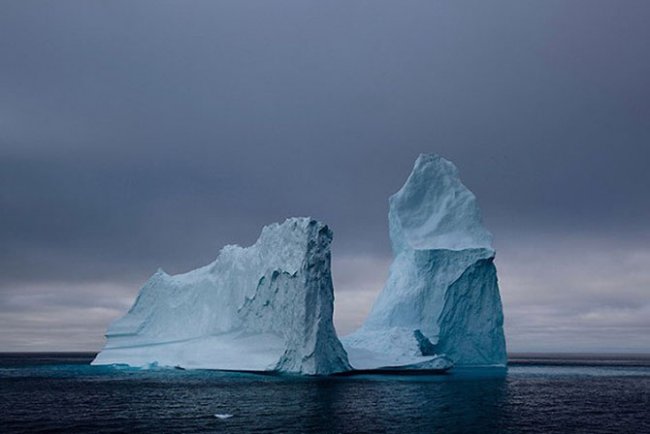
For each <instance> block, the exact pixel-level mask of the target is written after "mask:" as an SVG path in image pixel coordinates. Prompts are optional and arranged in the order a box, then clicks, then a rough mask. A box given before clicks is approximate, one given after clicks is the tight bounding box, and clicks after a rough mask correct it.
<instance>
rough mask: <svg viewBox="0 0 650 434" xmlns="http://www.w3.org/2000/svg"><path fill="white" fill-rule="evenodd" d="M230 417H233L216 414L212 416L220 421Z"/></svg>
mask: <svg viewBox="0 0 650 434" xmlns="http://www.w3.org/2000/svg"><path fill="white" fill-rule="evenodd" d="M232 416H233V415H232V414H229V413H216V414H215V415H214V417H216V418H217V419H221V420H223V419H230V418H231V417H232Z"/></svg>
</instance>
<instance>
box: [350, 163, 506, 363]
mask: <svg viewBox="0 0 650 434" xmlns="http://www.w3.org/2000/svg"><path fill="white" fill-rule="evenodd" d="M388 220H389V231H390V239H391V243H392V247H393V253H394V260H393V263H392V265H391V267H390V271H389V276H388V280H387V281H386V284H385V286H384V289H383V290H382V292H381V293H380V294H379V297H378V298H377V300H376V301H375V304H374V306H373V308H372V310H371V312H370V314H369V316H368V318H367V319H366V321H365V322H364V324H363V325H362V327H361V328H360V329H358V330H357V331H355V332H354V333H352V334H351V335H349V336H346V337H344V338H342V342H343V345H344V347H345V349H346V351H347V353H348V356H349V360H350V364H351V365H352V366H353V367H354V368H356V369H377V368H385V367H393V368H395V367H400V366H401V367H403V368H408V369H430V366H431V365H436V366H444V365H445V363H449V364H451V363H453V364H454V366H467V367H479V366H499V367H501V366H505V364H506V348H505V338H504V334H503V313H502V307H501V298H500V295H499V287H498V284H497V275H496V268H495V266H494V263H493V260H494V254H495V252H494V250H493V249H492V244H491V243H492V236H491V234H490V233H489V232H488V231H487V230H486V229H485V228H484V227H483V224H482V222H481V215H480V211H479V208H478V205H477V203H476V198H475V196H474V195H473V194H472V192H470V191H469V190H468V189H467V188H466V187H465V186H464V185H463V184H462V183H461V181H460V178H459V175H458V170H457V169H456V167H455V166H454V165H453V164H452V163H451V162H449V161H447V160H445V159H444V158H441V157H439V156H437V155H420V157H419V158H418V159H417V161H416V162H415V167H414V168H413V172H412V173H411V175H410V176H409V178H408V179H407V181H406V183H405V184H404V186H403V187H402V189H401V190H400V191H398V192H397V193H395V194H394V195H393V196H391V198H390V201H389V214H388Z"/></svg>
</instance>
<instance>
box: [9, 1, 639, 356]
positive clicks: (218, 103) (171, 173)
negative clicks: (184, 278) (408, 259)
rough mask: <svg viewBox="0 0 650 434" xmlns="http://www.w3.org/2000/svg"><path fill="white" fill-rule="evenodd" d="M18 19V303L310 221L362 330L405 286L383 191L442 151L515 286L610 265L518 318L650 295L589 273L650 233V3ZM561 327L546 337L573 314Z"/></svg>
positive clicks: (12, 83)
mask: <svg viewBox="0 0 650 434" xmlns="http://www.w3.org/2000/svg"><path fill="white" fill-rule="evenodd" d="M1 9H2V13H0V247H1V248H0V294H4V295H7V294H14V293H13V292H12V291H14V289H13V288H24V293H25V294H27V293H30V292H34V293H35V294H42V293H43V290H42V288H43V285H44V282H50V284H51V287H52V289H51V294H57V293H58V292H59V291H60V290H61V285H64V286H65V285H68V287H70V288H73V290H74V291H77V292H76V293H77V294H79V297H81V298H87V299H92V298H93V297H94V296H95V295H96V294H98V293H102V290H100V289H99V287H98V286H97V285H99V284H100V283H102V282H110V283H111V284H114V285H117V286H120V287H121V286H123V285H127V286H128V287H129V288H131V291H133V292H135V290H136V289H137V286H138V285H139V284H141V282H143V281H144V280H145V279H146V278H147V277H148V275H150V274H151V273H152V272H153V271H155V269H156V268H157V267H159V266H161V267H163V268H164V269H165V270H167V271H168V272H172V273H177V272H182V271H185V270H188V269H190V268H194V267H196V266H198V265H201V264H205V263H207V262H209V261H211V260H212V259H214V257H215V256H216V254H217V252H218V250H219V249H220V248H221V246H223V245H224V244H228V243H238V244H242V245H247V244H250V243H252V242H254V240H255V239H256V237H257V235H258V234H259V231H260V228H261V227H262V226H263V225H264V224H267V223H269V222H272V221H278V220H283V219H284V218H286V217H289V216H293V215H311V216H313V217H316V218H319V219H321V220H323V221H325V222H327V223H328V224H329V225H330V226H331V227H332V228H333V230H334V233H335V241H334V245H333V250H334V258H335V260H336V262H335V264H334V270H333V271H334V278H335V283H336V285H337V294H338V295H337V299H338V301H339V302H340V303H339V304H337V316H338V317H339V318H340V320H341V321H343V323H341V324H344V325H341V326H340V328H343V329H350V328H351V327H353V326H354V324H358V323H359V321H360V320H359V318H361V317H362V316H363V312H365V311H367V309H368V308H369V304H370V302H371V300H372V298H373V294H375V293H376V291H378V290H379V288H380V287H381V285H382V283H383V277H382V278H380V277H379V276H384V275H385V273H386V267H387V264H388V258H389V257H390V246H389V242H388V236H387V224H386V212H387V198H388V196H389V195H390V194H391V193H393V192H395V191H396V190H397V189H398V188H399V187H400V186H401V184H402V183H403V181H404V179H405V178H406V176H407V175H408V173H409V171H410V168H411V165H412V163H413V161H414V159H415V158H416V156H417V155H418V154H419V153H420V152H437V153H439V154H441V155H443V156H445V157H447V158H449V159H451V160H452V161H454V162H455V163H456V164H457V165H458V167H459V168H460V170H461V174H462V176H463V180H464V182H465V183H466V184H467V185H468V186H469V187H470V188H471V189H472V190H473V191H474V192H475V193H476V194H477V196H478V198H479V201H480V204H481V206H482V208H483V211H484V217H485V220H486V223H487V225H488V227H489V228H490V229H491V230H492V231H493V232H494V234H495V238H496V243H497V244H496V246H497V249H498V251H499V259H498V260H499V266H500V268H503V269H504V270H505V271H504V273H505V275H504V277H503V278H502V279H503V282H504V285H506V288H507V286H508V280H510V279H511V278H510V277H508V276H513V277H512V279H514V281H520V280H521V279H523V280H524V282H529V283H530V282H532V281H534V280H535V279H536V278H537V276H540V273H539V272H538V270H537V269H536V268H535V265H534V264H535V263H537V261H538V260H539V259H541V260H543V261H551V262H553V261H554V260H555V259H554V258H555V257H559V258H565V259H566V260H570V259H571V258H574V257H580V256H581V254H582V252H575V251H573V250H572V248H571V246H570V245H569V244H568V243H567V242H564V241H565V240H567V239H576V238H579V239H580V240H581V241H579V242H578V241H577V244H578V245H582V246H587V244H589V242H586V241H584V240H590V239H593V240H596V241H597V242H600V244H599V245H598V246H597V248H598V249H599V250H600V251H602V252H604V253H603V255H604V256H603V257H602V258H600V259H598V258H595V257H593V256H589V257H590V259H589V260H588V261H587V262H588V263H589V264H591V265H589V266H588V267H587V266H585V267H580V266H579V264H580V262H578V265H576V268H574V269H572V270H573V271H571V270H565V276H564V277H563V278H562V279H563V280H561V281H558V282H550V281H547V282H546V283H544V281H540V282H538V283H536V284H535V285H536V286H535V287H531V288H530V289H529V290H528V291H529V292H530V293H529V292H522V293H520V294H517V293H512V297H517V298H516V299H515V298H513V299H512V301H510V300H508V299H507V298H506V301H507V304H509V303H514V304H517V305H520V306H524V307H525V309H531V312H532V310H534V309H541V308H540V307H539V306H537V305H536V304H535V303H537V302H539V303H542V305H543V306H546V304H544V303H545V301H544V299H543V298H539V297H542V296H541V295H539V296H537V295H535V294H534V292H536V293H537V294H542V293H547V292H548V293H554V292H553V291H554V290H555V289H554V288H555V286H556V285H568V286H567V287H570V290H568V291H569V292H571V293H574V294H575V300H576V303H577V302H580V300H583V299H584V302H585V303H587V304H588V303H591V306H592V308H593V312H598V309H601V308H602V309H614V308H620V309H625V308H627V307H628V304H634V303H635V302H638V301H639V300H643V299H644V296H645V294H644V293H643V290H642V289H639V290H638V291H637V292H635V293H634V294H629V293H628V292H629V285H628V284H627V283H626V282H629V281H628V279H629V278H630V275H634V273H636V270H638V269H642V268H644V267H645V265H644V264H643V263H641V264H637V265H630V266H629V267H627V268H620V267H619V268H614V269H612V274H611V276H606V277H607V278H605V277H603V276H601V279H600V281H601V282H605V281H606V282H607V284H606V285H605V286H604V287H603V288H604V289H602V294H601V295H598V296H597V297H596V296H594V294H592V293H591V292H589V294H585V293H583V292H581V288H583V287H589V288H591V289H593V288H595V287H596V286H594V285H596V283H594V282H593V281H592V280H590V279H589V277H590V276H591V275H592V274H591V273H593V271H594V270H597V268H596V266H595V265H594V264H596V263H598V264H601V265H598V267H601V268H602V267H603V265H602V264H607V263H610V262H611V263H617V261H618V258H619V257H620V254H621V252H626V251H631V250H639V249H643V248H644V246H646V245H647V243H648V241H650V235H649V233H648V225H647V221H648V216H650V201H648V200H646V199H645V197H646V196H647V191H646V190H647V186H648V185H650V171H648V170H646V168H647V164H648V162H649V161H650V146H649V144H650V81H648V80H647V77H648V76H649V75H650V58H649V57H648V56H647V54H646V53H647V52H649V51H650V46H649V44H650V28H649V27H648V26H647V22H648V20H649V19H650V7H649V6H648V4H647V2H645V1H631V0H630V1H623V2H617V3H612V2H608V1H589V2H586V1H580V0H574V1H571V2H566V1H555V0H551V1H546V2H544V3H529V2H518V1H512V2H506V1H499V2H490V3H485V2H471V3H466V4H459V3H456V2H430V1H413V2H408V3H407V4H404V3H398V2H388V1H355V2H347V1H346V2H343V1H333V2H326V3H323V2H312V1H285V0H280V1H274V2H255V3H242V2H240V1H220V2H211V1H195V2H192V3H188V4H183V5H180V4H178V3H177V2H171V1H148V0H141V1H138V2H130V1H129V2H127V1H113V2H108V3H106V2H74V1H68V0H66V1H59V2H56V3H42V2H38V3H32V2H4V3H3V4H2V6H1ZM598 240H600V241H598ZM593 243H594V242H593V241H592V242H591V244H593ZM529 246H535V247H536V248H538V249H539V254H540V255H547V256H542V257H538V256H535V255H533V254H527V253H525V252H526V251H527V248H528V247H529ZM569 252H570V253H569ZM574 255H577V256H574ZM337 258H340V259H337ZM520 258H527V259H526V260H524V259H520ZM575 262H576V261H574V260H571V262H570V263H572V264H575ZM605 268H606V267H605ZM337 276H338V277H337ZM645 282H646V281H645V280H643V279H642V281H641V283H640V284H639V285H637V286H636V287H637V288H643V287H644V286H643V285H645ZM37 286H38V287H39V288H41V289H38V290H37V289H34V288H36V287H37ZM624 287H625V288H628V289H621V288H624ZM30 288H31V289H30ZM591 289H590V291H591ZM506 291H507V289H506ZM619 291H622V293H624V295H625V297H624V298H619V300H620V302H619V304H618V305H617V304H616V303H615V300H616V299H617V297H616V295H617V294H618V292H619ZM506 295H507V293H506ZM507 296H508V297H510V295H507ZM12 297H13V296H12ZM536 297H537V298H536ZM73 298H74V297H73ZM526 299H528V300H531V302H530V303H528V304H526ZM2 300H6V298H2ZM13 300H14V301H13V302H16V299H13ZM24 300H27V299H24ZM532 300H536V302H535V303H532ZM624 300H626V301H624ZM635 300H636V301H635ZM102 302H104V301H102ZM366 302H367V304H364V307H363V308H361V307H357V306H358V305H360V304H362V303H366ZM25 303H27V301H25ZM30 303H31V305H32V306H33V309H34V310H38V309H39V306H45V305H49V304H50V300H48V299H38V300H37V299H32V300H31V302H30ZM550 303H551V304H552V302H550ZM626 303H627V304H626ZM96 307H101V306H100V305H99V304H98V305H97V306H96ZM524 307H522V309H524ZM62 308H63V307H62ZM506 308H508V305H506ZM551 308H552V306H551ZM79 309H81V307H79ZM523 311H524V310H522V311H521V312H523ZM512 312H513V313H512V315H513V318H515V317H516V315H518V313H517V310H512ZM544 312H546V313H543V312H542V313H539V315H538V316H539V317H544V316H545V315H548V318H552V320H553V321H551V320H550V319H549V320H548V321H547V322H546V323H545V324H546V325H545V326H544V327H551V324H552V323H553V322H554V321H556V320H557V319H558V318H557V317H558V316H559V314H557V315H554V314H553V315H552V314H550V313H548V312H547V311H544ZM576 312H577V313H576ZM576 312H574V314H575V315H587V314H588V313H589V310H588V309H587V307H586V306H585V307H584V308H580V309H578V310H577V311H576ZM568 314H569V313H567V315H568ZM637 314H638V312H636V313H635V312H632V311H630V312H629V316H635V315H637ZM536 315H537V314H536ZM571 315H573V314H571ZM592 315H597V313H594V314H592ZM617 315H618V314H617ZM626 315H627V314H626ZM610 317H612V318H615V317H616V315H614V314H611V315H610ZM65 318H66V315H63V314H62V316H61V317H60V321H62V323H63V321H65ZM346 318H347V319H346ZM5 321H8V320H5ZM52 321H54V320H52ZM513 321H514V320H513ZM613 321H614V320H613ZM620 321H621V323H623V322H624V320H623V319H621V320H620ZM62 323H61V324H62ZM12 324H14V323H12ZM15 324H18V322H16V323H15ZM20 324H24V323H22V322H20ZM97 324H98V327H99V323H97ZM581 324H583V327H586V323H581ZM10 325H11V324H6V326H7V327H10ZM540 327H541V326H540ZM12 330H15V331H16V333H18V330H19V327H18V326H17V325H16V326H15V327H13V328H12ZM34 330H36V329H34ZM630 330H631V329H630ZM25 333H27V332H25ZM517 333H518V332H517V330H514V329H512V330H510V335H511V336H512V339H515V340H516V339H518V338H517V336H518V334H517ZM567 335H568V334H567ZM632 335H634V336H639V333H638V330H637V329H634V331H632V330H631V331H630V336H632ZM31 336H33V337H34V339H37V336H36V334H34V333H33V334H32V335H31ZM25 339H27V338H25ZM53 339H54V338H53ZM549 339H550V338H549ZM558 339H559V338H558ZM612 339H613V338H612ZM630 339H632V337H630ZM641 339H642V338H641ZM616 340H618V341H620V339H619V338H618V337H617V338H616ZM12 342H15V341H12ZM63 342H65V341H62V343H63ZM513 342H514V341H513ZM558 345H559V344H558ZM594 345H595V344H594ZM560 346H561V345H560Z"/></svg>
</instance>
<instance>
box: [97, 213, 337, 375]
mask: <svg viewBox="0 0 650 434" xmlns="http://www.w3.org/2000/svg"><path fill="white" fill-rule="evenodd" d="M331 241H332V232H331V231H330V229H329V228H328V227H327V226H325V225H324V224H322V223H320V222H318V221H315V220H312V219H309V218H291V219H288V220H286V221H285V222H284V223H282V224H277V223H276V224H272V225H270V226H266V227H265V228H264V229H263V230H262V234H261V235H260V237H259V239H258V240H257V242H256V243H255V244H254V245H253V246H251V247H248V248H242V247H239V246H226V247H224V248H223V249H222V251H221V252H220V254H219V256H218V257H217V259H216V260H215V261H214V262H212V263H211V264H209V265H207V266H205V267H202V268H199V269H197V270H194V271H190V272H188V273H185V274H181V275H176V276H170V275H168V274H166V273H164V272H163V271H162V270H159V271H158V272H156V273H155V274H154V275H153V276H152V277H151V278H150V279H149V281H148V282H147V283H146V284H145V285H144V287H143V288H142V289H141V290H140V293H139V295H138V297H137V299H136V301H135V303H134V304H133V306H132V307H131V309H130V310H129V312H128V313H127V314H126V315H124V317H122V318H120V319H118V320H116V321H115V322H114V323H113V324H112V325H111V326H110V327H109V329H108V331H107V333H106V337H107V342H106V345H105V347H104V349H103V350H102V351H101V352H100V353H99V354H98V355H97V357H96V358H95V360H94V361H93V362H92V363H93V364H94V365H105V364H128V365H131V366H173V367H182V368H207V369H223V370H238V371H277V372H289V373H300V374H307V375H328V374H332V373H337V372H343V371H347V370H349V369H350V365H349V363H348V360H347V356H346V353H345V351H344V349H343V347H342V345H341V343H340V341H339V340H338V338H337V336H336V332H335V330H334V325H333V323H332V314H333V309H334V305H333V303H334V293H333V288H332V279H331V274H330V243H331Z"/></svg>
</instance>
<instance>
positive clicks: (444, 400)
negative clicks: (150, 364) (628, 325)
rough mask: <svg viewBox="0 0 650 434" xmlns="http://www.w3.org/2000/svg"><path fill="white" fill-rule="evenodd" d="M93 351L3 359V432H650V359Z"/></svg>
mask: <svg viewBox="0 0 650 434" xmlns="http://www.w3.org/2000/svg"><path fill="white" fill-rule="evenodd" d="M92 357H93V354H4V355H0V432H2V433H5V432H7V433H10V432H65V433H68V432H88V433H105V432H125V431H128V432H154V433H160V432H186V433H197V432H253V433H255V432H259V433H262V432H275V433H305V432H332V433H371V432H396V433H401V434H406V433H429V432H430V433H436V432H441V433H446V432H468V433H473V432H480V433H490V432H507V433H523V432H531V433H553V432H584V433H610V432H611V433H619V432H620V433H623V432H624V433H650V359H649V358H648V357H647V356H636V357H630V356H608V357H603V356H565V355H535V356H532V355H516V356H515V357H513V358H512V359H511V360H512V362H513V363H512V365H511V366H510V368H509V370H508V374H507V375H481V376H476V375H469V374H466V373H457V374H450V375H443V376H370V375H364V376H353V377H337V378H327V379H302V378H287V377H276V376H267V375H253V374H232V373H222V372H213V371H180V370H136V369H120V368H114V367H91V366H89V365H88V363H89V361H90V360H91V359H92ZM215 414H232V415H233V416H232V417H231V418H228V419H223V420H222V419H218V418H216V417H215V416H214V415H215Z"/></svg>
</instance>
